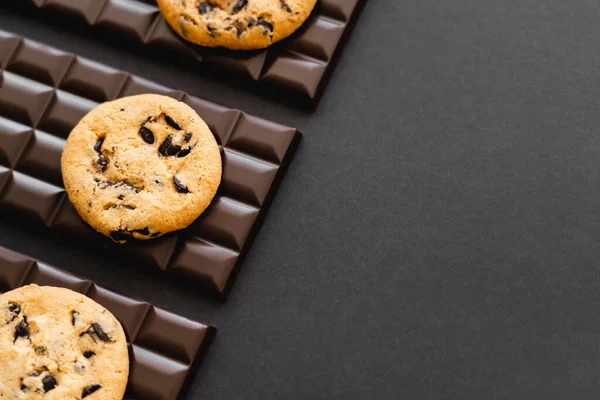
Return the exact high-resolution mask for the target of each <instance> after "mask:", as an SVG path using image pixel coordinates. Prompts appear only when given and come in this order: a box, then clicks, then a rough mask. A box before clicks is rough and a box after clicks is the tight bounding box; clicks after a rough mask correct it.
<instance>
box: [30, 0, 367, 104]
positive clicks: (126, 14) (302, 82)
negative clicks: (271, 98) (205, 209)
mask: <svg viewBox="0 0 600 400" xmlns="http://www.w3.org/2000/svg"><path fill="white" fill-rule="evenodd" d="M364 2H365V0H319V1H318V3H317V6H316V8H315V10H314V12H313V13H312V14H311V16H310V17H309V19H308V20H307V21H306V22H305V24H304V25H303V26H302V27H301V28H300V29H299V30H298V32H296V33H295V34H294V35H293V36H291V37H289V38H287V39H284V40H283V41H281V42H280V43H277V44H275V45H273V46H271V47H269V48H268V49H266V50H260V51H249V52H239V51H237V52H234V51H228V50H226V49H209V48H203V47H200V46H195V45H193V44H190V43H188V42H186V41H184V40H182V39H180V38H179V36H177V34H176V33H174V32H173V31H172V30H171V29H170V28H169V26H168V25H167V23H166V22H165V21H164V19H163V18H162V16H161V14H160V11H159V10H158V7H157V6H156V1H155V0H26V1H25V2H24V3H28V4H32V5H33V6H35V7H38V8H40V9H42V10H44V11H48V12H51V11H54V12H59V13H62V14H66V15H69V16H71V17H73V18H76V19H78V20H81V21H82V22H85V23H86V24H87V25H90V26H92V27H94V28H97V29H99V30H102V31H104V32H110V33H112V34H114V35H115V36H117V37H119V38H123V39H127V40H129V41H130V42H132V43H134V44H136V45H138V46H139V45H140V44H143V45H144V46H147V47H149V48H154V49H156V50H160V51H156V53H157V54H158V55H160V56H161V57H164V54H165V53H164V52H165V51H166V52H167V54H171V55H172V56H173V58H174V59H179V58H184V59H186V60H187V61H191V62H192V63H196V64H200V65H205V66H207V67H209V68H210V69H211V70H213V71H214V72H220V73H222V72H223V71H226V72H227V73H228V74H230V75H237V76H242V77H244V78H249V79H251V80H254V81H260V82H265V83H267V84H269V85H274V86H275V87H276V88H279V89H284V90H285V91H286V92H288V93H290V94H294V95H296V96H295V97H299V98H302V99H306V100H307V101H308V102H309V103H312V104H316V103H317V102H318V100H319V97H320V95H321V93H322V91H323V90H324V88H325V86H326V84H327V81H328V78H329V75H331V72H332V70H333V68H334V66H335V62H336V60H337V58H338V57H339V54H340V52H341V51H342V48H343V47H344V43H345V41H346V38H347V36H348V35H349V33H350V31H351V30H352V26H353V24H354V22H355V19H356V17H357V16H358V13H359V12H360V9H361V7H362V5H363V4H364Z"/></svg>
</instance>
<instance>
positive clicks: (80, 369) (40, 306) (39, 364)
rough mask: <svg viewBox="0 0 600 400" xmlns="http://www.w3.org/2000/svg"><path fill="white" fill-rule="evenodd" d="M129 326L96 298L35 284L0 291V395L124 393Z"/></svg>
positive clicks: (50, 398)
mask: <svg viewBox="0 0 600 400" xmlns="http://www.w3.org/2000/svg"><path fill="white" fill-rule="evenodd" d="M128 377H129V355H128V351H127V342H126V339H125V333H124V332H123V328H122V327H121V325H120V324H119V322H118V321H117V319H116V318H115V317H114V316H113V315H112V314H111V313H110V312H109V311H108V310H106V309H105V308H104V307H102V306H100V305H99V304H97V303H96V302H94V301H93V300H92V299H90V298H88V297H86V296H84V295H82V294H80V293H76V292H73V291H71V290H69V289H64V288H57V287H52V286H37V285H29V286H23V287H21V288H18V289H15V290H13V291H10V292H7V293H5V294H3V295H0V398H2V399H23V400H35V399H44V400H59V399H60V400H64V399H84V398H85V399H86V400H87V399H89V400H116V399H122V398H123V395H124V393H125V388H126V386H127V380H128Z"/></svg>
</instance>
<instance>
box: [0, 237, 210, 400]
mask: <svg viewBox="0 0 600 400" xmlns="http://www.w3.org/2000/svg"><path fill="white" fill-rule="evenodd" d="M31 283H35V284H37V285H40V286H42V285H43V286H58V287H64V288H67V289H71V290H74V291H76V292H79V293H83V294H85V295H86V296H88V297H90V298H92V299H93V300H95V301H96V302H98V303H99V304H101V305H102V306H104V307H106V308H107V309H108V310H109V311H110V312H112V313H113V314H114V315H115V317H117V319H118V320H119V321H120V322H121V325H123V329H124V330H125V334H126V335H127V343H128V346H129V357H130V376H129V383H128V385H127V392H126V394H125V398H126V399H136V400H176V399H183V398H184V397H185V395H186V392H187V389H188V387H189V385H190V384H191V381H192V379H193V377H194V374H195V372H196V370H197V368H198V367H199V365H200V362H201V359H202V357H203V355H204V354H205V352H206V350H207V349H208V346H209V345H210V343H211V341H212V338H213V337H214V335H215V333H216V329H215V328H214V327H213V326H210V325H207V324H203V323H201V322H198V321H194V320H191V319H188V318H185V317H182V316H179V315H177V314H174V313H171V312H169V311H166V310H164V309H162V308H159V307H156V306H153V305H152V304H149V303H145V302H143V301H140V300H137V299H133V298H131V297H127V296H124V295H122V294H119V293H116V292H113V291H111V290H108V289H106V288H103V287H102V286H98V285H96V284H95V283H94V282H91V281H89V280H86V279H83V278H80V277H78V276H75V275H73V274H71V273H69V272H66V271H63V270H60V269H58V268H55V267H51V266H49V265H46V264H44V263H42V262H39V261H36V260H34V259H32V258H30V257H27V256H24V255H22V254H19V253H15V252H14V251H11V250H9V249H6V248H4V247H0V293H2V292H7V291H10V290H13V289H16V288H18V287H21V286H24V285H28V284H31Z"/></svg>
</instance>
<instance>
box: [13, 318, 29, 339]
mask: <svg viewBox="0 0 600 400" xmlns="http://www.w3.org/2000/svg"><path fill="white" fill-rule="evenodd" d="M20 337H24V338H28V339H29V324H28V323H27V317H23V319H22V320H21V322H19V323H18V324H17V326H16V327H15V333H14V338H15V342H16V341H17V339H18V338H20Z"/></svg>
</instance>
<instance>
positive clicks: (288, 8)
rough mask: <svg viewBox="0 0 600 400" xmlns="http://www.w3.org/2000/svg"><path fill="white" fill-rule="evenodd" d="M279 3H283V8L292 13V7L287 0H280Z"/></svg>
mask: <svg viewBox="0 0 600 400" xmlns="http://www.w3.org/2000/svg"><path fill="white" fill-rule="evenodd" d="M279 3H281V8H283V9H284V10H285V11H287V12H289V13H291V12H292V9H291V8H290V6H289V5H288V3H286V1H285V0H279Z"/></svg>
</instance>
